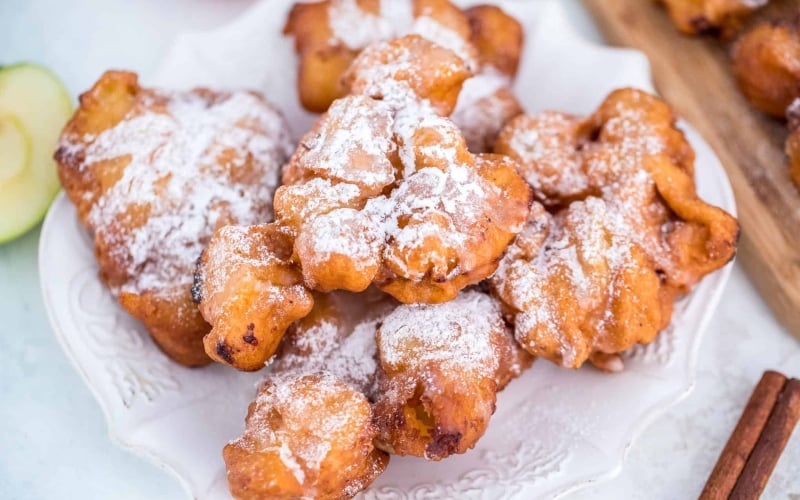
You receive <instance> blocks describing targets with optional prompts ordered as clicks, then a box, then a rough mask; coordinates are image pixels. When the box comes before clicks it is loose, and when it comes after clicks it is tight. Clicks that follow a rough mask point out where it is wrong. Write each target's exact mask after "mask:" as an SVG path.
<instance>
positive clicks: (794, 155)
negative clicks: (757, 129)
mask: <svg viewBox="0 0 800 500" xmlns="http://www.w3.org/2000/svg"><path fill="white" fill-rule="evenodd" d="M786 118H787V120H788V123H789V137H787V138H786V155H787V156H788V157H789V174H790V175H791V178H792V181H793V182H794V185H795V186H797V188H798V189H800V98H797V99H795V101H794V102H793V103H792V104H791V105H790V106H789V108H788V109H787V110H786Z"/></svg>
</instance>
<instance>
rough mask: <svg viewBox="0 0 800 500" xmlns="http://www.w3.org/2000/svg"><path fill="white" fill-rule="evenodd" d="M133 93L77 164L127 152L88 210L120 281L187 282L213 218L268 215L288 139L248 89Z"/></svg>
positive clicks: (217, 221)
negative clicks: (133, 103) (131, 104)
mask: <svg viewBox="0 0 800 500" xmlns="http://www.w3.org/2000/svg"><path fill="white" fill-rule="evenodd" d="M141 99H142V103H141V105H140V106H139V107H137V108H134V111H132V112H131V113H129V115H128V116H127V117H125V119H123V120H122V121H120V122H119V123H118V124H117V125H116V126H114V127H112V128H110V129H108V130H106V131H104V132H102V133H100V134H99V135H98V136H97V137H95V138H93V141H92V142H91V143H89V144H87V145H85V149H84V161H83V163H82V165H81V168H83V169H85V168H90V167H91V168H103V167H102V166H100V165H101V164H102V162H110V161H117V162H120V161H121V162H125V161H126V160H127V162H128V164H127V166H126V167H125V168H124V170H123V171H122V176H121V177H120V179H119V180H118V181H117V182H116V183H115V184H114V185H113V186H112V187H111V188H109V189H108V190H107V191H106V192H105V193H103V194H102V195H101V196H100V198H99V199H98V200H97V203H96V204H95V205H94V206H93V207H92V209H91V211H90V213H89V217H88V220H89V223H90V225H91V227H92V228H93V229H94V231H95V233H96V235H97V237H98V238H100V239H102V240H103V241H104V242H106V243H107V244H110V246H111V247H112V249H113V250H112V251H113V255H114V257H115V258H116V260H117V261H118V262H120V263H123V264H124V269H125V271H126V273H127V275H128V276H129V281H128V282H127V283H126V284H125V285H124V286H123V289H122V290H124V291H127V292H133V293H141V292H143V291H158V290H162V289H169V288H173V289H174V287H182V286H184V285H186V286H188V285H190V284H191V282H192V272H193V268H194V262H195V261H196V259H197V257H198V256H199V255H200V252H201V251H202V249H203V246H204V245H205V243H206V242H207V241H208V239H209V238H210V237H211V235H212V233H213V231H214V229H215V228H216V227H217V226H219V225H225V224H229V223H240V224H252V223H256V222H265V221H269V220H270V219H271V218H272V209H271V200H272V195H273V193H274V190H275V188H276V186H277V182H278V172H279V168H280V166H281V164H282V162H283V161H284V160H285V158H286V157H287V156H288V153H289V151H290V147H291V145H290V142H289V136H288V134H287V131H286V127H285V124H284V122H283V119H282V118H281V117H280V115H279V114H278V112H277V111H275V110H274V109H273V108H272V107H270V106H269V105H268V104H266V103H265V102H264V101H263V100H262V99H261V98H259V97H257V96H255V95H254V94H251V93H248V92H235V93H231V94H224V95H211V94H208V93H198V92H184V93H159V94H155V93H154V94H152V95H143V96H142V98H141ZM156 100H157V101H158V102H159V106H154V105H152V102H155V101H156ZM151 101H152V102H151ZM161 103H166V104H165V105H164V104H161ZM162 105H163V106H164V107H163V108H161V107H160V106H162ZM66 141H67V144H66V146H67V147H71V148H73V149H76V148H81V147H83V145H81V144H78V143H75V144H71V145H70V144H69V143H70V142H75V141H74V139H73V138H66ZM119 291H121V290H114V292H119Z"/></svg>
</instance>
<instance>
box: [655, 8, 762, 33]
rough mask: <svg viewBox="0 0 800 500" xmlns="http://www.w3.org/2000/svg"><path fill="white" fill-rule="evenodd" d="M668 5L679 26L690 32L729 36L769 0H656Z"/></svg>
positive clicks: (681, 29)
mask: <svg viewBox="0 0 800 500" xmlns="http://www.w3.org/2000/svg"><path fill="white" fill-rule="evenodd" d="M656 1H658V2H660V3H663V4H664V5H666V7H667V11H668V12H669V16H670V18H671V19H672V22H673V23H674V24H675V26H676V27H677V28H678V29H679V30H680V31H682V32H683V33H686V34H689V35H709V34H711V35H716V34H721V35H722V36H723V37H728V36H730V35H732V34H733V33H735V32H736V31H737V30H738V29H739V28H740V27H741V26H742V23H743V21H744V20H745V18H747V16H748V15H750V14H751V13H752V12H754V11H755V10H757V9H759V8H761V7H763V6H764V5H766V4H767V2H768V0H656Z"/></svg>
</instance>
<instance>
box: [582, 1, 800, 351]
mask: <svg viewBox="0 0 800 500" xmlns="http://www.w3.org/2000/svg"><path fill="white" fill-rule="evenodd" d="M583 1H584V4H585V5H586V7H587V8H588V9H589V11H590V12H591V13H592V15H593V16H594V18H595V20H596V21H597V23H598V26H599V27H600V29H601V31H602V32H603V33H604V35H605V37H606V38H607V40H608V41H609V42H610V43H612V44H616V45H621V46H627V47H632V48H636V49H639V50H641V51H643V52H644V53H645V54H647V56H648V57H649V59H650V64H651V67H652V70H653V79H654V81H655V84H656V88H657V89H658V91H659V93H660V94H661V95H662V96H663V97H664V98H665V99H666V100H667V101H669V103H670V104H672V106H673V107H674V108H675V109H676V110H677V112H678V113H679V114H680V115H681V116H683V117H684V118H686V119H687V120H688V121H689V122H690V123H692V124H693V125H694V126H695V127H696V128H697V129H698V130H699V131H700V133H701V134H702V135H703V137H704V138H705V139H706V141H708V143H709V144H710V145H711V147H712V148H713V149H714V151H715V152H716V153H717V156H718V157H719V159H720V161H721V162H722V164H723V166H724V167H725V170H726V171H727V172H728V176H729V177H730V180H731V184H732V186H733V191H734V194H735V196H736V203H737V206H738V210H739V222H740V224H741V227H742V234H741V239H740V243H739V254H738V258H739V259H740V261H741V263H742V264H743V266H744V268H745V270H746V271H747V273H748V275H749V277H750V279H751V280H752V281H753V283H754V284H755V285H756V287H757V288H758V290H759V291H760V293H761V295H762V296H763V297H764V299H765V300H766V302H767V303H768V304H769V306H770V307H771V308H772V310H773V312H774V313H775V315H776V316H777V317H778V319H779V320H780V321H781V323H782V324H783V325H784V326H785V327H786V328H787V329H788V330H789V331H790V332H791V333H792V334H794V335H795V336H797V337H798V338H800V192H799V191H798V190H797V188H795V186H794V185H793V184H792V182H791V181H790V179H789V172H788V166H787V159H786V157H785V155H784V152H783V148H784V142H785V140H786V135H787V132H786V128H785V124H784V123H782V122H780V121H778V120H775V119H772V118H770V117H768V116H766V115H764V114H761V113H760V112H758V111H757V110H755V109H754V108H752V107H751V106H750V105H749V104H748V102H747V101H746V100H745V98H744V97H743V96H742V94H741V93H740V92H739V89H738V87H737V86H736V83H735V81H734V78H733V75H732V73H731V69H730V60H729V56H728V52H729V47H728V43H727V42H725V41H720V40H717V39H714V38H703V37H701V38H697V37H689V36H686V35H682V34H680V33H679V32H678V31H677V30H676V29H675V27H674V25H673V24H672V23H671V21H670V19H669V17H668V15H667V13H666V11H665V10H664V8H663V7H661V6H659V5H657V4H656V3H655V2H653V1H647V0H583ZM790 12H793V13H795V14H796V13H798V12H800V0H785V1H781V0H773V2H772V4H771V6H770V7H769V8H768V9H764V11H762V12H760V13H759V14H758V15H757V16H754V17H753V19H751V20H750V21H749V22H750V23H752V22H756V21H757V20H758V18H764V17H766V18H776V17H788V15H789V14H788V13H790Z"/></svg>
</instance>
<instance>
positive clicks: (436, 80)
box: [343, 35, 472, 116]
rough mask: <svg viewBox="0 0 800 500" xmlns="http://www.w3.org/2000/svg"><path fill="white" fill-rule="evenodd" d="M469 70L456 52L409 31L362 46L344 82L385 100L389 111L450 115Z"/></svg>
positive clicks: (354, 89) (356, 91)
mask: <svg viewBox="0 0 800 500" xmlns="http://www.w3.org/2000/svg"><path fill="white" fill-rule="evenodd" d="M471 74H472V73H471V71H470V70H469V68H468V67H467V66H466V65H465V63H464V61H463V60H462V59H460V58H459V57H458V56H457V55H456V53H455V52H453V51H451V50H449V49H446V48H444V47H442V46H440V45H437V44H435V43H433V42H431V41H429V40H428V39H427V38H423V37H421V36H419V35H408V36H405V37H403V38H397V39H394V40H391V41H389V42H385V43H376V44H374V45H370V46H369V47H367V48H366V49H364V50H363V51H362V52H361V54H359V56H358V58H356V60H355V61H353V64H352V65H350V68H348V70H347V72H346V73H345V75H344V76H343V80H344V82H345V84H346V86H347V88H348V90H349V92H350V94H354V95H364V96H367V97H369V98H371V99H375V100H380V101H385V102H386V103H387V104H388V105H389V107H390V108H394V109H393V110H394V111H399V110H401V109H402V108H411V107H424V108H426V109H425V111H426V112H428V113H431V112H434V113H435V114H438V115H439V116H449V115H450V114H451V113H452V112H453V109H454V108H455V106H456V100H457V99H458V94H459V93H460V92H461V86H462V85H463V83H464V80H466V79H467V78H469V76H470V75H471Z"/></svg>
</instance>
